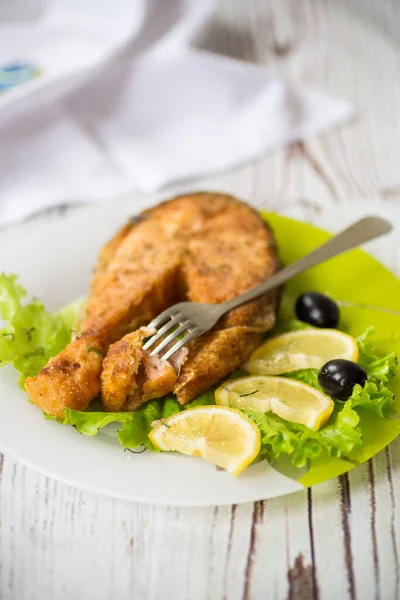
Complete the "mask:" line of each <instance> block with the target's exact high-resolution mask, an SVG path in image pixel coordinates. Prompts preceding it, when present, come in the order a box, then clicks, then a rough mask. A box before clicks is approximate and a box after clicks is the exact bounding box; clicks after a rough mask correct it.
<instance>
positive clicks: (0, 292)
mask: <svg viewBox="0 0 400 600" xmlns="http://www.w3.org/2000/svg"><path fill="white" fill-rule="evenodd" d="M25 297H26V291H25V290H24V289H23V288H22V287H21V286H20V285H19V284H18V283H17V277H16V275H6V274H5V273H2V274H1V275H0V317H1V319H2V321H4V323H5V326H4V328H3V329H2V330H0V364H2V365H4V364H7V363H11V364H13V365H14V367H15V368H16V369H17V371H19V372H20V373H21V384H22V383H23V382H24V381H25V379H26V377H28V376H32V375H36V373H37V372H38V371H40V369H41V368H42V367H44V365H45V364H46V363H47V361H48V360H49V358H50V357H52V356H54V355H55V354H57V353H58V352H60V351H61V350H62V349H63V348H64V347H65V346H66V345H67V343H68V342H69V340H70V338H71V322H70V320H68V318H67V317H66V316H65V315H63V316H62V315H59V314H58V315H52V314H50V313H49V312H47V310H46V309H45V307H44V305H43V302H42V301H41V300H38V299H36V298H34V299H32V300H31V301H30V302H23V300H24V298H25Z"/></svg>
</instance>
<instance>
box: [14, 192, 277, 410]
mask: <svg viewBox="0 0 400 600" xmlns="http://www.w3.org/2000/svg"><path fill="white" fill-rule="evenodd" d="M278 269H279V261H278V255H277V247H276V243H275V240H274V237H273V234H272V232H271V230H270V228H269V227H268V225H267V224H266V223H265V221H264V220H263V219H262V218H261V217H260V215H259V214H258V213H257V212H256V211H255V210H254V209H252V208H251V207H250V206H248V205H247V204H245V203H243V202H241V201H239V200H237V199H236V198H234V197H232V196H228V195H226V194H220V193H209V192H201V193H194V194H187V195H183V196H179V197H176V198H173V199H171V200H168V201H167V202H164V203H162V204H159V205H158V206H155V207H153V208H150V209H148V210H145V211H144V212H142V213H141V214H140V215H138V216H137V217H134V218H132V219H131V220H130V221H129V222H128V223H127V224H126V225H124V226H123V227H122V229H121V230H120V231H119V232H117V234H116V235H115V236H114V238H113V239H112V240H110V241H109V242H108V243H107V244H106V245H105V246H104V247H103V248H102V250H101V251H100V255H99V258H98V262H97V265H96V267H95V270H94V273H93V276H92V281H91V286H90V292H89V295H88V298H87V301H86V304H85V308H84V311H83V315H82V318H81V319H80V321H79V324H77V331H76V334H75V339H73V340H72V341H71V342H70V343H69V344H68V346H67V347H66V348H65V349H64V350H63V351H62V352H60V353H59V354H58V355H57V356H55V357H53V358H51V359H50V360H49V362H48V364H47V365H46V366H45V367H44V368H43V369H42V370H41V371H39V373H38V374H37V375H36V376H35V377H30V378H28V379H27V380H26V383H25V386H26V389H27V391H28V393H29V395H30V398H31V400H32V402H34V403H35V404H36V405H37V406H39V407H40V408H41V409H42V410H43V411H45V412H46V413H48V414H51V415H55V416H56V417H62V416H63V413H64V409H65V408H72V409H75V410H85V409H86V408H87V407H88V406H89V404H90V402H91V401H92V400H93V399H94V398H95V397H96V396H98V395H99V394H101V397H102V402H103V406H104V409H105V410H107V411H111V412H114V411H127V410H135V409H136V408H138V407H139V406H140V405H141V404H143V403H144V402H146V401H148V400H150V399H152V398H159V397H162V396H164V395H165V394H167V393H170V392H173V393H174V394H175V395H176V397H177V399H178V401H179V402H180V403H181V404H186V403H187V402H190V400H192V399H193V398H195V397H196V396H198V395H199V394H200V393H201V392H203V391H205V390H206V389H208V388H209V387H211V386H213V385H215V384H216V383H218V382H219V381H220V380H221V379H223V378H224V377H226V376H227V375H229V373H231V372H232V371H234V370H235V369H237V368H238V367H239V366H240V365H242V364H243V363H244V362H246V361H247V360H248V359H249V357H250V355H251V354H252V352H253V351H254V350H255V348H257V347H258V346H259V345H260V343H261V341H262V339H263V335H264V334H265V332H267V331H268V330H270V329H272V327H273V326H274V324H275V318H276V311H277V303H278V297H279V290H273V291H271V292H269V293H267V294H265V295H264V296H261V297H260V298H257V299H256V300H253V301H251V302H249V303H247V304H245V305H243V306H240V307H238V308H236V309H234V310H232V311H230V312H229V313H227V314H226V315H225V316H224V317H222V318H221V319H220V320H219V321H218V323H217V325H216V326H215V327H213V329H211V330H210V331H208V332H206V333H204V334H203V335H201V336H200V337H198V338H197V339H195V340H193V341H192V342H190V343H188V344H187V346H186V347H184V348H182V349H181V350H180V351H179V352H177V353H176V354H175V355H174V356H173V357H172V358H171V359H169V360H168V361H166V360H162V358H159V357H157V355H153V356H150V354H149V353H148V352H147V351H146V350H144V349H143V344H144V342H145V340H146V338H148V337H150V336H151V335H152V333H154V332H153V331H152V330H150V329H148V328H147V327H146V326H147V325H148V324H149V323H150V322H151V321H152V319H154V318H155V317H156V316H157V315H158V314H159V313H160V312H162V311H163V310H165V309H167V308H168V307H170V306H172V305H173V304H175V303H176V302H181V301H183V300H187V301H192V302H201V303H210V304H218V303H221V302H225V301H227V300H231V299H232V298H234V297H235V296H238V295H239V294H242V293H244V292H246V291H247V290H249V289H251V288H253V287H255V286H257V285H258V284H260V283H261V282H263V281H265V280H267V279H268V278H269V277H271V276H272V275H273V274H274V273H276V272H277V270H278Z"/></svg>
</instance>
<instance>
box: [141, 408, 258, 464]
mask: <svg viewBox="0 0 400 600" xmlns="http://www.w3.org/2000/svg"><path fill="white" fill-rule="evenodd" d="M149 438H150V439H151V441H152V442H153V444H154V446H155V447H156V448H157V449H158V450H163V451H176V452H181V453H182V454H188V455H189V456H200V457H201V458H204V460H206V461H208V462H211V463H213V464H215V465H217V466H218V467H222V468H223V469H225V470H226V471H229V473H232V474H233V475H238V474H239V473H240V472H241V471H243V469H245V468H246V467H247V466H248V465H249V464H250V463H251V462H253V460H254V459H255V457H256V456H257V454H258V453H259V451H260V445H261V439H260V431H259V429H258V427H257V426H256V425H255V424H254V423H253V421H251V420H250V419H248V418H247V417H246V416H245V415H244V414H243V413H241V412H240V411H239V410H234V409H232V408H225V407H222V406H199V407H197V408H191V409H189V410H185V411H183V412H180V413H177V414H175V415H172V416H171V417H169V418H168V419H163V420H161V421H157V422H156V423H154V427H153V429H152V431H151V432H150V434H149Z"/></svg>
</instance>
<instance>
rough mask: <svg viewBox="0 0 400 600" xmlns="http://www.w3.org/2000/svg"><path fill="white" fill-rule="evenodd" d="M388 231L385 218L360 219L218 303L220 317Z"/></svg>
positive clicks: (388, 227) (387, 223)
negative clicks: (230, 298)
mask: <svg viewBox="0 0 400 600" xmlns="http://www.w3.org/2000/svg"><path fill="white" fill-rule="evenodd" d="M392 229H393V227H392V225H391V224H390V223H389V221H386V219H381V218H380V217H364V218H363V219H360V220H359V221H357V222H356V223H354V224H353V225H351V226H350V227H348V228H347V229H345V230H344V231H342V232H341V233H339V234H338V235H336V236H335V237H333V238H332V239H330V240H329V241H328V242H326V243H325V244H323V245H322V246H320V247H319V248H317V249H316V250H314V251H313V252H310V254H307V255H306V256H303V257H302V258H300V260H298V261H296V262H295V263H292V264H291V265H289V266H288V267H285V268H284V269H282V270H281V271H279V272H278V273H276V274H275V275H273V276H272V277H270V279H268V280H267V281H265V282H263V283H261V284H260V285H258V286H257V287H255V288H252V289H251V290H249V291H248V292H245V293H244V294H241V295H240V296H236V298H233V299H232V300H229V301H228V302H224V303H223V304H220V305H219V306H220V308H221V314H225V312H227V311H228V310H231V309H232V308H236V307H237V306H241V305H242V304H245V303H246V302H249V301H250V300H254V299H255V298H258V297H259V296H262V295H263V294H266V293H267V292H269V291H270V290H273V289H274V288H277V287H278V286H280V285H282V284H283V283H285V282H286V281H288V279H291V278H292V277H295V276H296V275H299V274H300V273H303V272H304V271H307V269H310V268H311V267H314V266H315V265H319V264H320V263H322V262H324V261H326V260H328V259H329V258H333V257H334V256H337V255H338V254H342V253H343V252H346V251H347V250H350V249H351V248H355V247H356V246H360V245H361V244H363V243H364V242H368V241H369V240H373V239H375V238H377V237H379V236H381V235H384V234H386V233H389V232H390V231H392Z"/></svg>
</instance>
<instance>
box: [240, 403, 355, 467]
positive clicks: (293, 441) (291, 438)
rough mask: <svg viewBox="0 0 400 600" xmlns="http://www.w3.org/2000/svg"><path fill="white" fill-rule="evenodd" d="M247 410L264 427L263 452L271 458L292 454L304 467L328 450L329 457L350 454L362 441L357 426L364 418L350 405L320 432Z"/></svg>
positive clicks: (299, 465)
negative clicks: (361, 418)
mask: <svg viewBox="0 0 400 600" xmlns="http://www.w3.org/2000/svg"><path fill="white" fill-rule="evenodd" d="M244 412H245V414H247V416H248V417H250V419H252V420H253V421H254V423H256V425H257V426H258V428H259V429H260V432H261V452H260V455H261V457H262V458H267V459H268V460H270V461H272V460H274V459H276V458H279V456H281V455H282V454H288V455H290V457H291V461H292V463H293V464H294V465H295V466H296V467H304V466H306V464H307V461H308V460H311V459H313V458H317V456H319V455H320V454H321V453H322V452H324V451H326V452H327V453H328V454H329V456H336V457H349V456H350V455H351V452H352V451H353V450H354V449H355V448H357V447H359V446H360V445H361V443H362V436H361V431H360V429H359V428H358V427H357V425H358V422H359V420H360V417H359V416H358V415H357V413H356V411H355V410H353V409H352V408H351V406H349V405H347V404H346V405H345V406H344V407H343V408H342V409H341V410H339V411H335V412H334V415H333V417H331V419H330V421H329V423H328V425H326V426H325V427H322V429H320V430H319V431H312V430H311V429H308V427H305V426H304V425H300V424H298V423H291V422H289V421H285V420H283V419H281V418H280V417H278V416H277V415H274V414H273V413H266V414H263V413H257V412H251V411H244Z"/></svg>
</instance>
